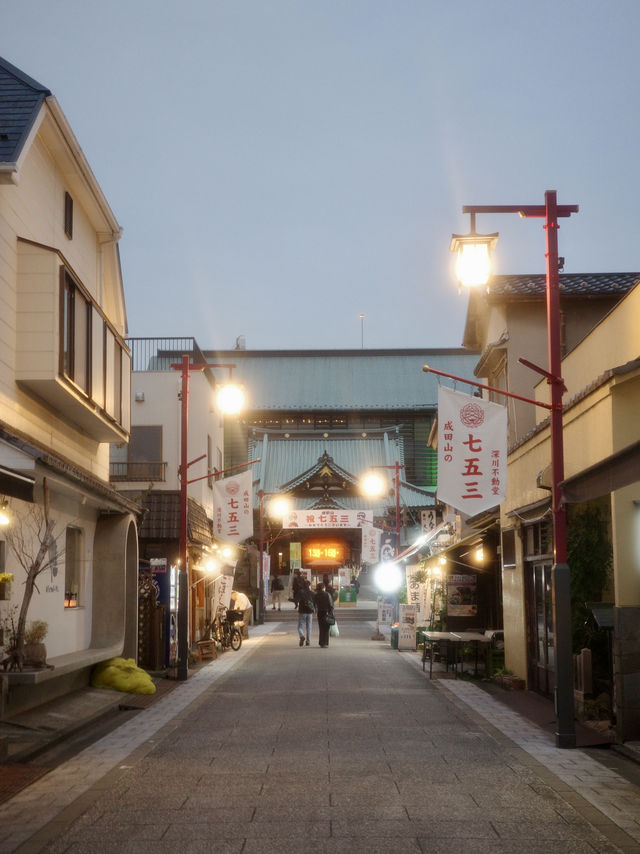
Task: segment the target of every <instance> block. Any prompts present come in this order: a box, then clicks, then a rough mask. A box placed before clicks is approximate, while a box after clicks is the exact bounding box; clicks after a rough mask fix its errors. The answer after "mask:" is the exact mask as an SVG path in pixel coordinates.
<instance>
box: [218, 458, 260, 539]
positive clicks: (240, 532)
mask: <svg viewBox="0 0 640 854" xmlns="http://www.w3.org/2000/svg"><path fill="white" fill-rule="evenodd" d="M213 535H214V536H215V537H216V538H217V539H219V540H227V541H231V542H234V543H239V542H242V540H246V539H247V537H251V536H252V535H253V509H252V506H251V472H250V471H246V472H243V473H242V474H237V475H234V477H225V478H224V480H218V481H215V482H214V484H213Z"/></svg>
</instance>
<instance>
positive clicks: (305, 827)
mask: <svg viewBox="0 0 640 854" xmlns="http://www.w3.org/2000/svg"><path fill="white" fill-rule="evenodd" d="M203 819H206V816H203V817H202V819H201V821H199V822H196V823H194V824H192V825H190V827H189V829H188V830H186V829H185V827H183V826H176V825H174V826H173V827H169V829H168V830H167V832H166V833H165V834H164V836H163V841H165V842H168V841H170V840H174V842H176V843H180V844H181V842H182V840H183V839H185V837H186V838H190V839H212V840H215V839H225V840H233V839H274V838H278V839H299V838H303V839H311V840H314V839H320V840H323V839H328V838H329V836H330V833H331V825H330V823H329V822H328V821H305V820H301V819H300V818H298V819H296V820H295V821H251V822H240V823H235V822H229V821H216V822H209V821H206V820H203Z"/></svg>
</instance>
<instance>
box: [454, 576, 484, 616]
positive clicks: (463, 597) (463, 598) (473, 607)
mask: <svg viewBox="0 0 640 854" xmlns="http://www.w3.org/2000/svg"><path fill="white" fill-rule="evenodd" d="M477 613H478V594H477V585H476V576H475V575H450V576H449V577H448V578H447V614H448V615H449V616H450V617H475V616H476V614H477Z"/></svg>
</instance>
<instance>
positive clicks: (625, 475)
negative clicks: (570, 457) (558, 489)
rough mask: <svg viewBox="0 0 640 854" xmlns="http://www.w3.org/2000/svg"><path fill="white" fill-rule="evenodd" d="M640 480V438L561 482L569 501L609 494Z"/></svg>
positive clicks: (575, 502) (578, 501) (580, 500)
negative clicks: (639, 440) (638, 440)
mask: <svg viewBox="0 0 640 854" xmlns="http://www.w3.org/2000/svg"><path fill="white" fill-rule="evenodd" d="M638 481H640V442H634V443H633V444H632V445H628V446H627V447H626V448H623V450H621V451H618V452H617V453H615V454H611V456H610V457H607V458H606V459H604V460H601V461H600V462H599V463H596V464H595V465H593V466H590V467H589V468H588V469H584V471H581V472H580V474H577V475H575V476H574V477H569V478H567V479H566V480H564V481H563V482H562V484H561V486H562V493H563V495H564V500H565V501H566V502H568V503H570V504H578V503H581V502H583V501H589V500H591V499H592V498H600V497H601V496H603V495H609V494H610V493H611V492H615V490H616V489H622V487H623V486H630V485H631V484H632V483H636V482H638Z"/></svg>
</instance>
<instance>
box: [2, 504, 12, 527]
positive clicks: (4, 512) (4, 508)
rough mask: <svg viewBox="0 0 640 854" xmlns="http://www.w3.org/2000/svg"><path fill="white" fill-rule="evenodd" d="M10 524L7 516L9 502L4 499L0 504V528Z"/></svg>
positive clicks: (9, 517) (9, 518)
mask: <svg viewBox="0 0 640 854" xmlns="http://www.w3.org/2000/svg"><path fill="white" fill-rule="evenodd" d="M10 522H11V516H10V515H9V502H8V501H7V500H6V499H5V500H4V501H3V502H2V504H0V526H1V527H3V528H5V527H6V526H7V525H9V524H10Z"/></svg>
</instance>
